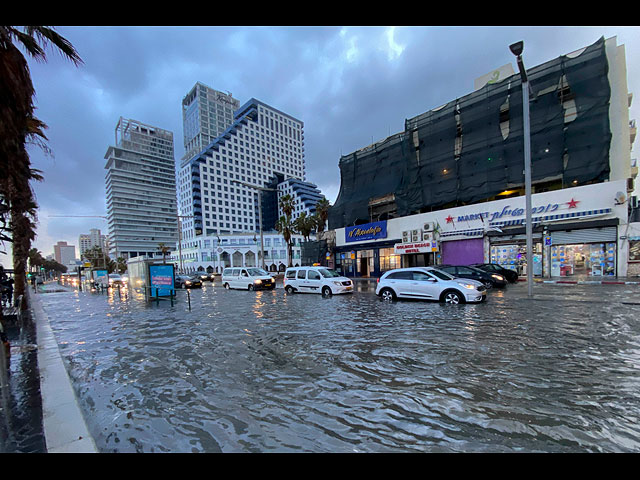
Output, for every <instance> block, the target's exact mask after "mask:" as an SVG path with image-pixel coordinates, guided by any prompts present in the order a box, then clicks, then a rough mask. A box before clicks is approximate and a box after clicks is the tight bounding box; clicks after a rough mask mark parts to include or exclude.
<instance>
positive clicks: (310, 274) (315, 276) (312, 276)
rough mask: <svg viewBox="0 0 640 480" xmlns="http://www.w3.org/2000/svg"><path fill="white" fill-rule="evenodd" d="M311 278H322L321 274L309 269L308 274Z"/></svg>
mask: <svg viewBox="0 0 640 480" xmlns="http://www.w3.org/2000/svg"><path fill="white" fill-rule="evenodd" d="M307 278H308V279H309V280H320V274H319V273H318V272H316V271H315V270H309V274H308V275H307Z"/></svg>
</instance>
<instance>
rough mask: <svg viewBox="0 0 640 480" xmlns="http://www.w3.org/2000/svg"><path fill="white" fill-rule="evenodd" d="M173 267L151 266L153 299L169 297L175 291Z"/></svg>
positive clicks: (151, 293) (150, 275)
mask: <svg viewBox="0 0 640 480" xmlns="http://www.w3.org/2000/svg"><path fill="white" fill-rule="evenodd" d="M174 279H175V277H174V271H173V265H149V287H150V296H151V297H156V296H158V297H168V296H171V292H172V291H173V290H175V286H174Z"/></svg>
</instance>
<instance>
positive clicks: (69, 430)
mask: <svg viewBox="0 0 640 480" xmlns="http://www.w3.org/2000/svg"><path fill="white" fill-rule="evenodd" d="M27 292H28V293H27V295H28V298H29V302H30V307H31V309H32V311H33V313H34V315H33V317H34V321H35V322H36V338H37V343H38V370H39V374H40V396H41V398H42V426H43V429H44V436H45V443H46V447H47V453H98V449H97V447H96V444H95V442H94V440H93V437H92V436H91V434H90V433H89V429H88V428H87V424H86V422H85V420H84V416H83V415H82V411H81V410H80V407H79V405H78V401H77V399H76V394H75V391H74V390H73V386H72V385H71V380H70V378H69V374H68V373H67V370H66V368H65V366H64V363H63V361H62V356H61V355H60V350H59V348H58V343H57V341H56V339H55V336H54V334H53V330H52V329H51V325H50V323H49V317H48V316H47V314H46V312H45V311H44V309H43V308H42V304H41V303H40V300H39V298H38V294H35V295H34V294H33V293H32V292H31V291H29V289H27Z"/></svg>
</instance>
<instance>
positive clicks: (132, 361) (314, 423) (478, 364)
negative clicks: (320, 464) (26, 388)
mask: <svg viewBox="0 0 640 480" xmlns="http://www.w3.org/2000/svg"><path fill="white" fill-rule="evenodd" d="M187 295H189V296H190V300H191V309H189V303H188V297H187ZM488 297H489V298H488V301H487V302H486V303H483V304H480V305H443V304H439V303H430V302H413V301H398V302H384V301H380V300H378V299H377V297H375V295H374V294H373V291H372V290H371V289H370V288H366V287H361V288H359V291H356V292H354V293H353V294H350V295H342V296H333V297H329V298H324V297H322V296H320V295H314V294H294V295H288V294H286V293H285V292H284V290H282V289H281V288H278V289H276V290H274V291H267V292H247V291H226V290H224V289H222V288H221V287H220V286H219V284H218V285H217V286H216V287H213V286H212V285H211V284H210V283H205V287H204V288H203V289H198V290H192V291H190V292H185V291H179V292H178V298H177V301H176V303H175V304H174V305H173V306H172V305H171V304H170V302H169V301H162V302H160V303H155V302H152V303H148V304H147V303H145V302H144V300H142V299H141V297H140V295H138V294H136V293H134V292H132V293H130V294H125V293H124V292H122V293H121V295H118V293H117V292H115V294H114V293H112V294H99V293H91V292H86V291H85V292H73V293H53V294H47V295H42V296H41V297H40V298H41V300H42V302H43V306H44V308H45V310H46V311H47V313H48V315H49V318H50V321H51V326H52V328H53V330H54V332H55V334H56V338H57V339H58V343H59V345H60V350H61V353H62V356H63V359H64V361H65V364H66V366H67V369H68V371H69V373H70V377H71V379H72V382H73V384H74V387H75V389H76V392H77V395H78V398H79V403H80V406H81V408H82V410H83V412H84V413H85V417H86V419H87V423H88V426H89V429H90V431H91V433H92V434H93V436H94V438H95V441H96V444H97V446H98V448H99V449H100V451H102V452H638V451H640V422H639V421H638V420H639V418H640V396H639V392H640V325H639V323H638V318H639V317H640V316H639V315H638V308H640V306H639V305H638V303H640V300H639V299H640V287H636V286H632V287H629V286H615V287H611V288H609V289H608V288H607V286H604V285H602V286H579V287H578V286H575V287H571V288H570V289H569V288H567V289H562V287H558V286H556V285H551V286H545V287H544V290H542V289H540V288H539V287H538V286H536V297H535V299H528V298H527V297H526V286H525V285H522V284H520V285H512V286H509V287H508V288H507V289H506V290H505V291H490V292H489V295H488Z"/></svg>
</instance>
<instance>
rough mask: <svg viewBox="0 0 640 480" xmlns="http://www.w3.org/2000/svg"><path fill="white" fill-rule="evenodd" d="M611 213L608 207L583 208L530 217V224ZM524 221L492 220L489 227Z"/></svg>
mask: <svg viewBox="0 0 640 480" xmlns="http://www.w3.org/2000/svg"><path fill="white" fill-rule="evenodd" d="M609 213H611V209H610V208H602V209H600V210H585V211H583V212H571V213H559V214H556V215H544V216H539V217H532V218H531V222H532V224H533V225H534V226H535V225H539V224H541V223H549V222H557V221H559V220H566V219H568V218H587V217H598V216H601V215H607V214H609ZM525 223H526V219H525V218H520V219H518V220H506V221H504V222H492V223H490V224H489V226H490V227H509V226H512V225H524V224H525Z"/></svg>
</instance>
